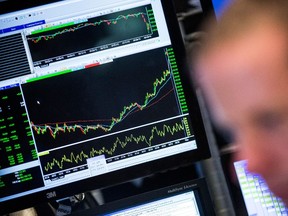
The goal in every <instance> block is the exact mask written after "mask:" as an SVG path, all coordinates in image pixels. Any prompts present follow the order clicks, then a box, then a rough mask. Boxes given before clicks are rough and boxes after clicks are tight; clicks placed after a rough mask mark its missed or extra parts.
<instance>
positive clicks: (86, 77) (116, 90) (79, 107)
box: [22, 49, 180, 152]
mask: <svg viewBox="0 0 288 216" xmlns="http://www.w3.org/2000/svg"><path fill="white" fill-rule="evenodd" d="M167 69H168V65H167V61H166V57H165V55H164V49H155V50H152V51H148V52H144V53H139V54H136V55H131V56H127V57H123V58H119V59H115V60H114V61H113V62H112V63H108V64H103V65H100V66H97V67H93V68H89V69H83V70H80V71H76V72H72V73H69V74H66V75H62V76H56V77H52V78H47V79H43V80H39V81H35V82H31V83H27V84H24V85H23V86H22V88H23V93H24V98H25V102H26V104H27V109H28V114H29V117H30V121H32V122H33V123H34V124H35V125H40V124H41V125H43V124H48V125H49V123H57V122H69V121H78V124H80V123H81V124H82V125H96V124H97V122H95V121H94V122H93V121H89V120H99V119H110V120H109V121H106V122H105V121H101V122H98V123H100V124H106V125H110V124H111V118H112V117H116V118H118V117H119V114H120V112H122V110H123V108H124V106H129V105H130V104H131V103H132V102H138V103H139V104H141V105H142V104H143V103H144V99H145V96H146V94H147V93H152V92H153V82H154V81H155V80H156V79H157V78H158V79H160V77H162V76H163V71H165V70H167ZM164 96H165V97H164ZM162 97H163V98H162ZM158 99H161V100H160V101H158V102H157V103H155V104H154V105H152V104H153V102H156V101H157V100H158ZM153 102H152V103H150V105H152V106H150V107H148V108H146V109H143V110H142V111H137V112H134V113H132V114H130V115H128V116H127V117H126V118H125V119H124V120H123V121H121V122H119V123H118V124H116V125H115V126H114V127H113V129H112V130H111V131H110V132H115V131H119V130H123V129H127V128H130V127H134V126H138V125H142V124H145V123H149V122H154V121H157V120H161V119H166V118H169V117H172V116H176V115H179V114H180V113H179V109H178V103H177V101H176V98H175V95H174V90H173V85H172V82H171V80H170V81H169V82H168V83H167V84H166V85H165V86H164V87H163V88H162V89H161V91H160V92H159V94H158V95H157V98H155V100H153ZM79 121H81V122H79ZM59 126H63V125H61V124H60V125H59ZM33 133H34V137H35V140H36V145H37V149H38V151H39V152H41V151H45V150H49V149H52V148H57V147H62V146H65V145H67V144H71V143H75V142H78V141H83V140H86V139H89V138H94V137H97V136H101V135H106V134H107V133H108V132H104V131H103V130H102V129H98V130H96V131H89V132H88V133H87V134H86V135H84V134H83V133H82V132H81V131H80V130H79V129H76V132H70V133H68V132H66V133H63V132H59V133H58V134H56V137H55V139H54V138H53V137H52V136H51V135H50V134H49V133H48V132H47V133H45V134H43V135H41V134H40V135H38V134H37V133H36V132H35V131H34V130H33Z"/></svg>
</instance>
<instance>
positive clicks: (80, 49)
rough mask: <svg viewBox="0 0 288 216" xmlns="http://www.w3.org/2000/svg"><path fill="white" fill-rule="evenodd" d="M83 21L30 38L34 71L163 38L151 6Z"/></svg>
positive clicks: (56, 26)
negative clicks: (77, 58) (120, 47)
mask: <svg viewBox="0 0 288 216" xmlns="http://www.w3.org/2000/svg"><path fill="white" fill-rule="evenodd" d="M84 20H85V21H83V19H81V20H80V21H79V22H78V21H72V22H68V23H64V24H60V25H55V26H50V27H48V28H44V29H40V30H35V31H34V32H32V33H31V34H30V35H26V40H27V43H28V46H29V49H30V51H31V56H32V60H33V64H34V67H37V66H39V67H42V66H47V62H48V63H49V64H51V63H54V62H57V61H62V60H65V59H70V58H74V57H78V56H83V55H86V54H91V53H96V52H100V51H103V50H107V49H112V48H115V47H119V46H124V45H127V44H132V43H136V42H139V41H143V40H148V39H151V38H156V37H158V36H159V34H158V28H157V24H156V20H155V17H154V12H153V9H152V6H151V5H144V6H140V7H136V8H133V9H127V10H123V11H118V12H113V13H110V14H106V15H101V16H98V17H91V18H89V19H84Z"/></svg>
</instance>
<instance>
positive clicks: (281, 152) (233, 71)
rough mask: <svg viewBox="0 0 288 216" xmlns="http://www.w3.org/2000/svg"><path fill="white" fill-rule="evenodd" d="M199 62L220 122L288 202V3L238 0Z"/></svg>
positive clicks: (202, 83) (213, 32) (201, 81)
mask: <svg viewBox="0 0 288 216" xmlns="http://www.w3.org/2000/svg"><path fill="white" fill-rule="evenodd" d="M196 65H197V66H196V71H197V72H196V76H197V80H198V82H199V84H200V86H201V87H202V88H203V91H204V95H205V97H206V99H207V102H208V105H209V106H210V110H211V111H212V116H213V118H214V119H215V121H216V123H217V124H218V125H219V127H223V128H225V129H227V130H229V131H230V132H231V133H232V135H233V142H234V144H236V145H238V147H239V150H240V151H239V154H240V155H239V156H240V157H241V158H242V159H248V169H249V170H250V171H252V172H256V173H259V174H261V175H262V176H263V177H264V179H265V180H266V182H267V184H268V185H269V187H270V189H271V190H272V191H273V192H274V193H275V194H276V195H278V196H280V197H282V198H283V200H284V201H285V202H286V204H287V203H288V1H287V0H239V1H237V2H236V3H235V4H233V5H232V6H231V8H230V9H228V11H227V12H226V13H225V14H224V15H223V17H222V19H221V20H220V21H219V24H218V25H217V26H210V27H209V30H208V36H207V40H205V42H204V44H203V47H202V48H201V50H200V51H199V55H198V57H197V63H196Z"/></svg>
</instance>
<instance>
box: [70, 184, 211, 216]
mask: <svg viewBox="0 0 288 216" xmlns="http://www.w3.org/2000/svg"><path fill="white" fill-rule="evenodd" d="M72 215H73V216H78V215H79V216H80V215H89V216H94V215H95V216H96V215H98V216H112V215H113V216H131V215H181V216H213V215H215V212H214V208H213V204H212V201H211V197H210V194H209V191H208V189H207V184H206V181H205V179H203V178H201V179H195V180H191V181H187V182H183V183H178V184H175V185H171V186H168V187H164V188H160V189H157V190H152V191H149V192H146V193H143V194H138V195H135V196H132V197H128V198H125V199H122V200H118V201H114V202H111V203H106V204H104V205H101V206H98V207H95V208H92V209H89V210H84V211H79V212H76V213H74V214H72Z"/></svg>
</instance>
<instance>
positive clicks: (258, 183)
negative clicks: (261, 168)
mask: <svg viewBox="0 0 288 216" xmlns="http://www.w3.org/2000/svg"><path fill="white" fill-rule="evenodd" d="M234 167H235V171H236V176H237V180H238V182H239V185H240V188H241V192H242V195H243V199H244V203H245V208H246V211H247V215H249V216H250V215H267V216H276V215H283V216H284V215H288V208H287V207H286V206H285V204H284V202H283V201H282V200H281V199H280V198H279V197H277V196H275V195H274V194H273V193H272V192H271V190H270V189H269V187H268V186H267V184H266V182H265V180H264V179H263V178H262V177H261V176H260V175H258V174H255V173H251V172H249V171H248V170H247V161H246V160H240V161H236V162H234Z"/></svg>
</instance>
